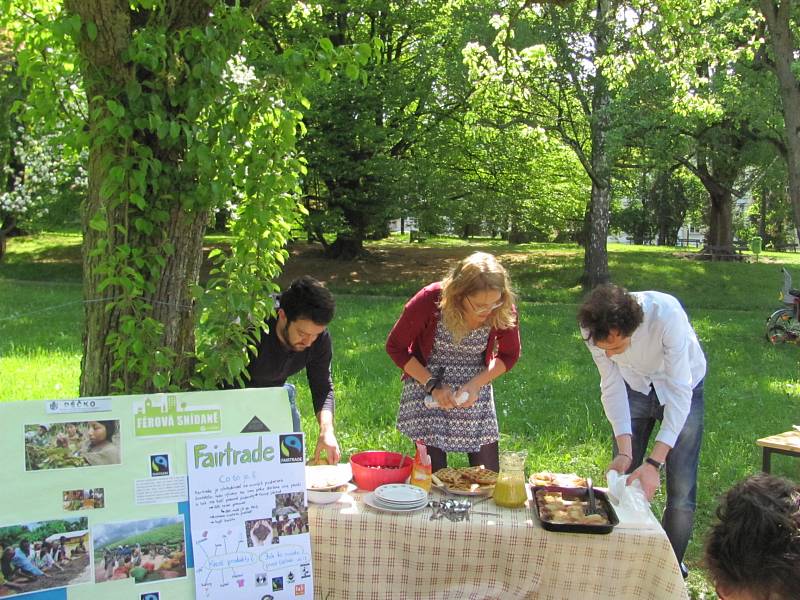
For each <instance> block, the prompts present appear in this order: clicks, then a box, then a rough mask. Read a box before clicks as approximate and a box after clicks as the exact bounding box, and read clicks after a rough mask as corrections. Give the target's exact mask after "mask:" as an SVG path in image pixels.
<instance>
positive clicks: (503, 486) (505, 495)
mask: <svg viewBox="0 0 800 600" xmlns="http://www.w3.org/2000/svg"><path fill="white" fill-rule="evenodd" d="M527 455H528V453H527V452H525V451H524V450H523V451H520V452H503V453H501V454H500V474H499V475H498V476H497V483H496V484H495V486H494V494H493V496H494V503H495V504H497V505H498V506H505V507H506V508H519V507H521V506H525V502H526V500H527V499H528V490H527V487H526V485H525V458H526V457H527Z"/></svg>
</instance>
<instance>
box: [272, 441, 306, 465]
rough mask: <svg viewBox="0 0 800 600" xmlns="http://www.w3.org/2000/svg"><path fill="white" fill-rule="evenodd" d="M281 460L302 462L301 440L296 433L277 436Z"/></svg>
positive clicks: (283, 461)
mask: <svg viewBox="0 0 800 600" xmlns="http://www.w3.org/2000/svg"><path fill="white" fill-rule="evenodd" d="M278 442H279V444H280V448H281V462H282V463H286V462H303V441H302V440H301V439H300V436H297V435H281V436H278Z"/></svg>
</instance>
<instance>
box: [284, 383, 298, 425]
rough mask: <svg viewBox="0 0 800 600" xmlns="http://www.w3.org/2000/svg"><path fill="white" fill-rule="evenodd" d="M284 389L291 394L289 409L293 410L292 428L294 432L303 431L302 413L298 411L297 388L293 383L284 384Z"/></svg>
mask: <svg viewBox="0 0 800 600" xmlns="http://www.w3.org/2000/svg"><path fill="white" fill-rule="evenodd" d="M283 389H285V390H286V393H287V394H289V408H291V410H292V427H293V428H294V431H303V428H302V427H301V425H300V411H299V410H297V388H295V387H294V385H292V384H291V383H284V384H283Z"/></svg>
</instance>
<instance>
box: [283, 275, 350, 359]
mask: <svg viewBox="0 0 800 600" xmlns="http://www.w3.org/2000/svg"><path fill="white" fill-rule="evenodd" d="M335 309H336V303H335V302H334V300H333V295H332V294H331V293H330V292H329V291H328V290H327V288H325V287H324V286H323V285H322V284H321V283H320V282H319V281H317V280H316V279H314V278H313V277H309V276H308V275H305V276H303V277H300V278H299V279H295V280H294V281H293V282H292V283H291V285H290V286H289V288H288V289H287V290H286V291H284V292H283V293H282V294H281V296H280V308H278V338H279V339H280V340H281V342H282V343H283V344H284V345H286V346H287V347H289V348H290V349H291V350H294V351H295V352H302V351H303V350H305V349H306V348H308V347H309V346H311V344H313V343H314V341H315V340H316V339H317V338H318V337H319V336H320V335H321V334H322V333H323V332H324V331H325V328H326V327H327V326H328V323H330V322H331V321H332V320H333V314H334V311H335Z"/></svg>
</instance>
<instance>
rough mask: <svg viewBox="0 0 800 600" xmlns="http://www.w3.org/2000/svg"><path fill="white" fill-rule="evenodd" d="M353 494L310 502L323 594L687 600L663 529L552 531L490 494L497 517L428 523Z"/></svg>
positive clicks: (426, 516)
mask: <svg viewBox="0 0 800 600" xmlns="http://www.w3.org/2000/svg"><path fill="white" fill-rule="evenodd" d="M353 498H354V500H355V501H354V502H353V503H337V504H330V505H325V506H317V505H310V507H309V519H310V522H311V543H312V551H313V560H314V562H313V569H314V592H315V594H314V597H315V598H317V599H319V600H366V599H373V598H374V599H377V598H393V599H405V598H408V599H412V598H413V599H419V600H433V599H436V600H466V599H476V600H477V599H490V598H496V599H502V600H512V599H518V598H519V599H522V598H525V599H532V600H534V599H535V600H561V599H564V600H567V599H569V600H575V599H576V598H580V599H581V600H583V599H589V598H596V599H598V600H612V599H613V600H621V599H628V598H630V599H641V600H662V599H664V600H667V599H669V600H672V599H675V598H684V599H685V598H687V593H686V588H685V585H684V583H683V578H682V577H681V575H680V571H679V569H678V565H677V561H676V560H675V556H674V554H673V553H672V548H671V547H670V545H669V541H668V540H667V537H666V535H665V534H664V532H663V530H661V529H653V530H641V529H639V530H626V529H622V528H616V529H615V530H614V531H613V532H612V533H610V534H609V535H586V534H574V533H555V532H550V531H545V530H544V529H542V527H541V525H540V524H539V522H538V521H537V520H536V518H535V517H534V516H533V514H532V513H531V511H530V510H528V509H517V510H511V509H505V508H499V507H497V506H496V505H495V504H494V502H493V501H492V500H489V501H487V502H483V503H481V504H480V505H478V506H476V507H475V508H474V511H481V512H489V513H493V514H472V515H471V518H470V520H469V521H462V522H452V521H448V520H446V519H443V520H437V521H431V520H430V514H431V509H427V508H426V509H424V510H422V511H419V512H415V513H411V514H398V513H383V512H378V511H376V510H374V509H372V508H370V507H368V506H366V505H365V504H364V503H363V502H361V499H360V495H358V494H354V495H353Z"/></svg>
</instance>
